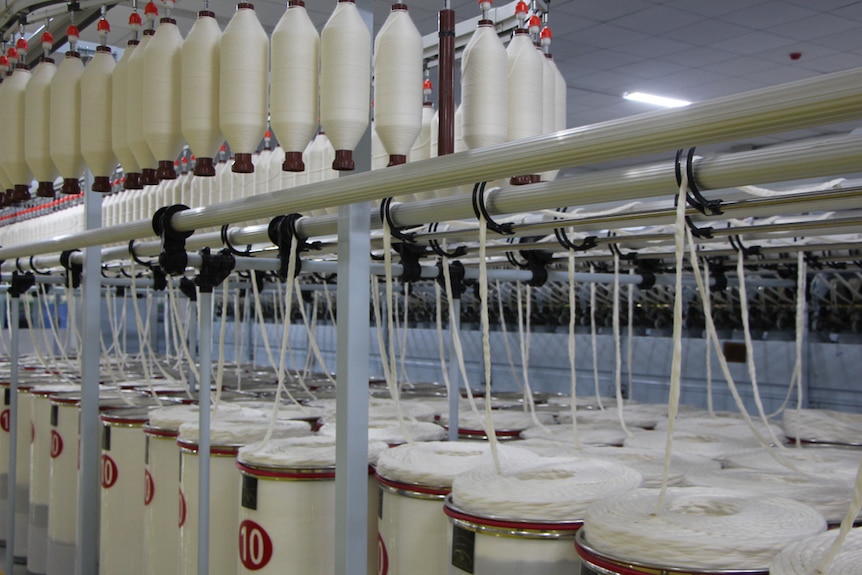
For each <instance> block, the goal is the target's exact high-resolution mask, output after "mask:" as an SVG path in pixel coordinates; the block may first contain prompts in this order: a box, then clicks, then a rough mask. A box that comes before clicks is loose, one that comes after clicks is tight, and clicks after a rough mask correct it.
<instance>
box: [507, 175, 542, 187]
mask: <svg viewBox="0 0 862 575" xmlns="http://www.w3.org/2000/svg"><path fill="white" fill-rule="evenodd" d="M538 177H539V176H537V175H535V174H528V175H525V176H515V177H513V178H512V179H510V180H509V183H510V184H511V185H513V186H526V185H528V184H533V183H535V182H536V181H538V180H534V178H538Z"/></svg>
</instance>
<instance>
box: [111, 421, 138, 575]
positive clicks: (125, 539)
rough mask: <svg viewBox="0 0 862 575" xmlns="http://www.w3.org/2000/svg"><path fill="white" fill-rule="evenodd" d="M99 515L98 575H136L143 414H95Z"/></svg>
mask: <svg viewBox="0 0 862 575" xmlns="http://www.w3.org/2000/svg"><path fill="white" fill-rule="evenodd" d="M100 419H101V420H102V456H101V459H100V461H99V464H100V469H101V473H100V482H101V485H102V489H101V515H100V542H99V566H100V569H101V570H102V572H104V573H123V574H125V575H140V573H142V569H141V557H142V556H143V552H144V547H143V540H144V497H145V489H146V486H145V481H144V459H145V457H146V440H145V437H144V434H143V431H142V430H143V427H144V424H146V423H147V419H148V410H147V409H118V410H111V411H106V412H104V413H102V414H101V417H100Z"/></svg>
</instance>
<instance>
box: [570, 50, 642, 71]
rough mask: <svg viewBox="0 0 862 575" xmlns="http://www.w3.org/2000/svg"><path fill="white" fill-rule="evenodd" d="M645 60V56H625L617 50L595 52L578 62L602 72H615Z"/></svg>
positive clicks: (579, 59)
mask: <svg viewBox="0 0 862 575" xmlns="http://www.w3.org/2000/svg"><path fill="white" fill-rule="evenodd" d="M643 59H644V58H643V55H635V54H624V53H623V52H617V51H615V50H594V51H592V52H589V53H588V54H582V55H580V56H578V57H577V58H576V61H580V62H583V63H584V64H586V65H588V66H592V67H594V68H599V69H602V70H613V69H616V68H621V67H623V66H628V65H630V64H634V63H636V62H640V61H642V60H643Z"/></svg>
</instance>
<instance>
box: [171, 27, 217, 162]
mask: <svg viewBox="0 0 862 575" xmlns="http://www.w3.org/2000/svg"><path fill="white" fill-rule="evenodd" d="M220 53H221V29H220V28H219V25H218V22H217V21H216V19H215V14H214V13H213V12H209V11H206V10H204V11H201V12H200V13H198V19H197V20H195V23H194V25H193V26H192V29H191V30H190V31H189V35H188V36H187V37H186V41H185V43H184V44H183V50H182V56H181V69H182V78H181V93H182V103H181V107H180V110H181V114H182V118H181V125H182V133H183V137H184V138H185V139H186V142H188V144H189V148H190V149H191V151H192V153H193V154H195V155H196V156H197V160H198V161H197V163H196V164H195V175H197V176H214V175H215V167H214V166H213V156H214V155H215V153H216V152H217V151H218V148H219V146H220V145H221V143H222V142H223V141H224V136H223V135H222V133H221V129H220V127H219V69H220V65H219V55H220Z"/></svg>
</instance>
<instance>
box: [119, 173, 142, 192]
mask: <svg viewBox="0 0 862 575" xmlns="http://www.w3.org/2000/svg"><path fill="white" fill-rule="evenodd" d="M123 187H124V188H125V189H127V190H143V189H144V184H143V183H142V182H141V174H139V173H138V172H129V173H128V174H126V184H125V186H123Z"/></svg>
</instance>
